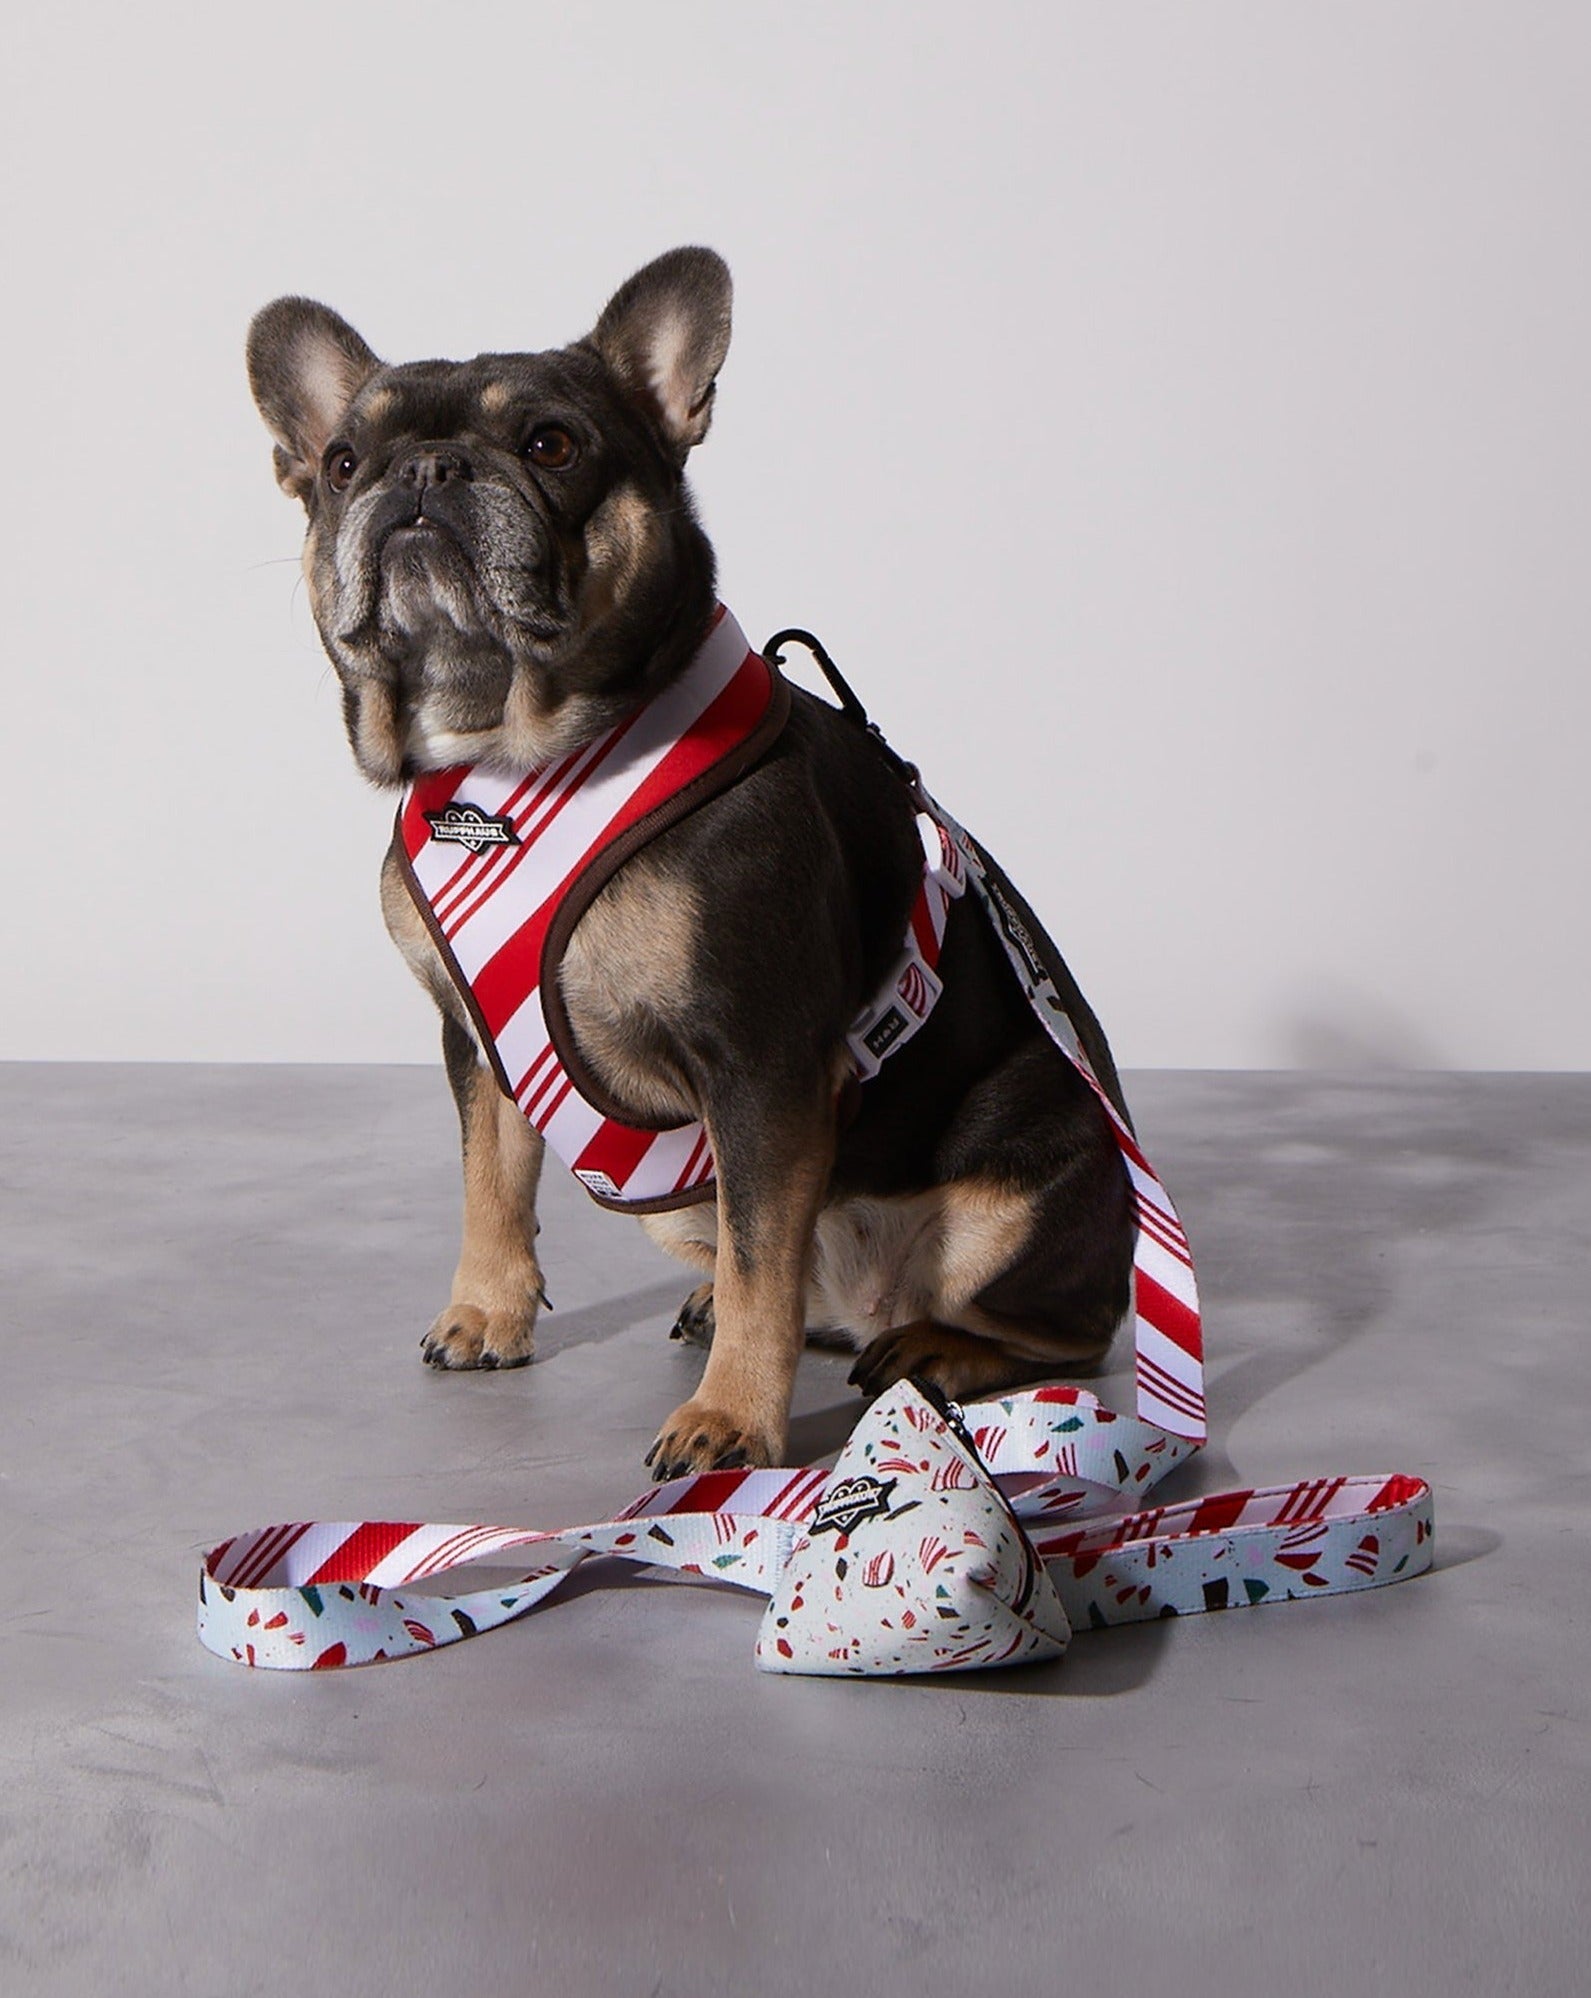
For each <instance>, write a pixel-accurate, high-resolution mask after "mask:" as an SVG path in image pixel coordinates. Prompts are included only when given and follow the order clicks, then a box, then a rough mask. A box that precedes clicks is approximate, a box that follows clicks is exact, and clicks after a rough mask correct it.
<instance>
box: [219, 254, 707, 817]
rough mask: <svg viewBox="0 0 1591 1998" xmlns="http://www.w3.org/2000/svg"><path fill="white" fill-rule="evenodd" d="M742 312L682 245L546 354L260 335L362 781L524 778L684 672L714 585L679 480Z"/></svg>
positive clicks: (321, 313)
mask: <svg viewBox="0 0 1591 1998" xmlns="http://www.w3.org/2000/svg"><path fill="white" fill-rule="evenodd" d="M729 310H730V289H729V273H728V271H727V269H726V268H725V266H724V265H723V263H722V261H721V260H720V259H719V258H718V257H716V256H715V255H714V254H713V253H712V252H711V251H709V250H675V251H672V252H670V253H669V255H667V256H665V257H661V258H659V259H658V260H657V262H656V263H653V264H649V265H647V267H646V268H645V269H644V270H642V271H639V272H637V274H636V275H635V276H634V277H633V278H631V279H630V281H629V283H628V284H626V285H625V286H624V287H623V288H622V289H621V290H620V291H619V292H618V293H617V294H616V295H615V297H614V298H613V299H612V301H611V302H610V303H609V305H608V307H607V310H606V311H605V312H604V313H603V315H602V317H601V319H600V320H599V321H598V323H597V326H596V328H595V330H594V331H593V332H592V333H591V334H590V335H589V336H588V337H587V338H586V339H585V340H582V341H578V342H577V343H576V344H575V345H573V346H571V347H566V348H561V349H558V350H555V351H553V352H549V353H539V354H482V355H480V356H478V357H477V358H476V359H475V360H473V361H463V362H450V361H419V362H414V363H411V364H409V365H406V366H400V367H387V366H385V365H383V363H381V362H380V361H378V360H377V359H376V357H375V355H374V354H373V353H372V352H371V351H370V349H369V348H368V347H367V346H366V345H365V343H364V342H363V340H361V339H360V337H359V335H358V334H357V333H355V332H354V330H353V328H352V327H351V326H349V325H348V324H347V322H346V321H344V320H342V319H340V318H339V317H338V316H337V315H336V314H335V313H334V312H331V311H330V310H329V309H328V308H327V307H325V306H323V305H317V304H315V303H313V302H312V301H311V300H308V299H301V298H283V299H278V300H277V301H276V302H275V304H273V305H269V306H267V307H266V308H265V310H264V311H263V312H261V313H260V314H259V316H258V317H257V318H256V319H255V321H254V324H253V326H252V327H251V329H250V333H249V378H250V381H251V383H252V385H253V389H254V395H255V400H256V401H257V402H258V404H259V407H260V412H261V414H262V415H263V416H264V418H265V421H266V423H267V425H268V426H269V428H270V429H271V431H272V433H273V434H274V436H275V438H276V470H277V478H278V480H279V481H280V483H281V485H282V486H283V488H284V489H285V490H286V491H288V492H290V493H292V494H293V495H294V496H295V497H296V498H298V499H300V500H302V501H303V504H304V507H305V510H306V512H307V514H308V516H309V531H308V536H307V539H306V542H305V548H304V573H305V577H306V579H307V581H308V585H309V594H310V602H311V604H312V606H313V609H314V614H315V621H316V623H317V625H318V626H319V628H320V633H321V637H322V639H323V640H324V642H325V646H326V650H327V652H328V654H329V655H330V657H331V660H332V663H333V665H334V666H335V667H336V669H337V672H338V675H339V677H340V679H341V681H342V685H343V695H344V704H345V709H346V713H347V720H348V732H349V737H350V739H351V741H352V743H353V746H354V753H355V755H356V757H357V758H358V761H359V764H360V767H361V768H362V769H363V770H364V772H365V774H366V775H367V776H368V777H370V778H371V779H373V780H374V781H375V782H377V783H385V784H391V783H397V782H400V781H402V780H403V779H404V778H406V777H407V776H409V775H412V774H413V773H414V772H415V771H418V770H426V769H439V768H443V767H446V766H447V765H450V764H456V763H486V764H489V765H493V766H496V767H499V768H502V769H505V770H523V769H527V768H530V767H533V766H534V765H536V764H538V763H543V762H545V761H547V760H548V759H549V758H550V757H554V756H558V755H562V754H563V753H565V752H566V751H568V750H569V749H571V748H573V747H575V746H576V745H578V744H579V743H581V742H583V741H586V740H589V739H590V738H591V737H592V736H594V735H596V734H598V733H600V731H601V730H602V729H604V728H605V727H607V726H608V725H609V724H610V722H611V721H612V720H614V719H615V718H616V717H617V716H618V715H619V714H620V713H622V712H623V711H624V710H625V709H626V708H628V707H630V706H632V705H633V704H634V703H635V702H636V701H637V700H638V699H641V698H644V697H645V696H646V695H647V694H648V693H650V692H651V691H652V690H653V688H654V686H655V685H658V684H661V682H662V681H663V680H665V679H666V678H667V677H668V675H669V674H670V673H671V672H672V671H674V670H676V669H677V668H678V667H679V666H680V665H681V664H683V663H684V660H685V659H686V658H688V657H689V655H690V652H691V651H692V650H693V649H694V646H695V645H696V643H697V641H698V639H699V638H700V636H701V633H702V630H703V628H704V626H705V624H706V621H707V618H708V617H709V615H710V613H711V609H712V602H713V573H712V554H711V551H710V549H709V547H708V545H707V541H706V538H705V537H704V536H703V534H702V532H701V529H700V528H699V526H698V525H697V523H696V519H695V516H694V513H693V511H692V509H691V504H690V500H689V496H688V494H687V492H686V489H685V484H684V479H683V467H684V463H685V458H686V455H687V453H688V452H689V450H690V448H691V446H692V445H693V444H696V443H698V442H700V440H701V438H702V437H703V436H705V434H706V431H707V426H708V422H709V420H710V418H711V413H712V399H713V386H714V380H715V378H716V376H717V374H718V370H719V368H720V367H721V366H722V364H723V360H724V355H725V353H726V351H727V349H728V345H729Z"/></svg>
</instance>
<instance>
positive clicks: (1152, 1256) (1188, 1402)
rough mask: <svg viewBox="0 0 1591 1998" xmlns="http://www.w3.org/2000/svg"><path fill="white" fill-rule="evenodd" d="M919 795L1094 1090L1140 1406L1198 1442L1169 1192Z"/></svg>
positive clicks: (1006, 916)
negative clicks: (1104, 1130) (1117, 1182)
mask: <svg viewBox="0 0 1591 1998" xmlns="http://www.w3.org/2000/svg"><path fill="white" fill-rule="evenodd" d="M917 796H918V801H919V803H920V804H921V805H922V806H923V807H924V809H925V810H926V811H927V812H928V813H929V814H930V815H931V816H932V818H933V819H934V820H935V821H936V823H937V824H938V826H939V829H940V836H941V838H942V840H943V843H944V847H945V851H946V854H947V866H949V865H950V864H951V863H950V861H949V859H948V856H950V855H952V854H953V855H954V856H955V861H956V863H957V866H958V870H959V871H964V872H965V875H966V878H967V879H968V880H969V881H970V883H971V886H972V889H973V892H974V893H975V895H976V896H977V898H978V900H979V902H980V903H981V904H982V905H983V909H984V912H985V914H986V915H987V916H988V918H989V922H990V926H991V927H992V929H993V930H994V933H995V935H996V937H998V939H999V941H1000V945H1001V948H1002V949H1003V950H1004V952H1005V955H1006V957H1007V958H1008V959H1009V961H1010V964H1011V968H1012V970H1013V971H1014V972H1015V974H1016V977H1017V982H1018V984H1019V985H1020V986H1021V988H1022V991H1023V993H1024V995H1025V996H1026V999H1027V1002H1028V1004H1029V1006H1030V1007H1031V1008H1032V1010H1033V1012H1034V1014H1035V1016H1036V1017H1037V1019H1038V1021H1039V1023H1040V1025H1041V1026H1042V1027H1043V1028H1044V1031H1045V1032H1046V1033H1047V1034H1048V1035H1049V1037H1050V1039H1051V1040H1052V1041H1053V1042H1054V1043H1055V1045H1056V1046H1057V1047H1058V1048H1059V1049H1060V1050H1061V1052H1062V1054H1064V1055H1065V1056H1066V1058H1067V1060H1068V1061H1070V1062H1071V1064H1072V1066H1073V1067H1074V1068H1075V1069H1076V1070H1077V1072H1078V1073H1079V1075H1081V1076H1082V1078H1083V1080H1084V1081H1085V1082H1086V1083H1087V1084H1088V1086H1089V1088H1090V1089H1092V1090H1093V1092H1094V1095H1095V1096H1096V1098H1097V1099H1098V1101H1099V1105H1100V1108H1101V1109H1102V1110H1103V1111H1104V1113H1105V1116H1106V1118H1107V1120H1108V1122H1109V1124H1110V1129H1111V1134H1112V1136H1113V1137H1114V1138H1115V1140H1116V1144H1117V1147H1118V1149H1119V1150H1120V1152H1121V1156H1122V1163H1123V1165H1124V1167H1125V1168H1126V1172H1127V1178H1128V1181H1129V1183H1130V1184H1131V1187H1132V1198H1133V1218H1134V1221H1135V1224H1136V1231H1137V1233H1136V1241H1135V1243H1134V1249H1133V1317H1134V1326H1133V1331H1134V1364H1135V1370H1136V1386H1137V1397H1138V1413H1139V1415H1140V1416H1141V1417H1142V1418H1143V1419H1144V1420H1145V1421H1146V1422H1151V1423H1154V1424H1156V1425H1157V1426H1158V1427H1160V1428H1161V1429H1164V1430H1165V1431H1166V1432H1167V1433H1168V1434H1169V1435H1171V1436H1175V1437H1179V1438H1181V1439H1183V1440H1184V1441H1185V1442H1186V1443H1188V1444H1190V1445H1191V1446H1192V1447H1193V1448H1195V1449H1197V1448H1198V1446H1199V1445H1200V1444H1202V1443H1203V1442H1204V1441H1205V1440H1206V1438H1207V1437H1208V1435H1209V1424H1208V1420H1207V1417H1206V1412H1205V1396H1204V1334H1203V1328H1202V1325H1201V1322H1200V1317H1199V1286H1198V1279H1197V1278H1196V1276H1195V1275H1194V1269H1193V1252H1192V1250H1191V1249H1190V1247H1189V1245H1188V1237H1187V1235H1186V1233H1185V1232H1184V1230H1183V1226H1182V1223H1181V1221H1180V1220H1179V1219H1178V1218H1177V1210H1176V1208H1175V1207H1174V1206H1173V1204H1172V1200H1171V1196H1170V1194H1169V1193H1167V1191H1166V1189H1165V1187H1164V1186H1163V1185H1162V1184H1161V1182H1160V1178H1159V1175H1158V1174H1157V1173H1156V1172H1155V1169H1154V1167H1153V1166H1152V1165H1150V1163H1149V1161H1148V1159H1146V1158H1145V1157H1144V1155H1143V1151H1142V1150H1141V1148H1140V1146H1139V1144H1138V1141H1137V1139H1136V1138H1135V1137H1134V1136H1133V1134H1132V1132H1131V1131H1130V1130H1129V1129H1128V1128H1127V1124H1126V1120H1125V1119H1124V1118H1123V1117H1122V1115H1121V1113H1120V1111H1119V1110H1118V1109H1117V1108H1116V1106H1115V1104H1114V1103H1112V1101H1111V1100H1110V1097H1109V1095H1108V1094H1107V1092H1106V1091H1105V1089H1104V1088H1103V1087H1102V1086H1101V1084H1100V1080H1099V1077H1098V1076H1097V1075H1095V1073H1094V1070H1093V1067H1092V1065H1091V1064H1090V1062H1089V1059H1088V1056H1087V1054H1086V1053H1085V1052H1084V1050H1083V1046H1082V1043H1081V1042H1080V1041H1079V1039H1078V1037H1077V1030H1076V1028H1075V1027H1074V1026H1073V1025H1072V1022H1071V1020H1070V1018H1069V1017H1068V1015H1067V1011H1066V1005H1065V1002H1064V1000H1063V999H1062V997H1061V994H1060V992H1059V991H1058V990H1057V989H1056V985H1055V981H1054V979H1053V978H1052V977H1051V976H1050V972H1049V968H1048V966H1047V965H1046V964H1045V961H1044V953H1043V950H1042V948H1041V946H1040V944H1039V941H1038V940H1037V939H1036V938H1035V937H1034V935H1033V933H1032V931H1031V930H1030V929H1029V928H1028V925H1027V924H1026V923H1025V922H1024V921H1023V919H1022V915H1021V913H1020V912H1019V911H1018V910H1017V909H1015V908H1014V907H1013V906H1012V904H1011V902H1010V900H1009V898H1008V897H1007V896H1006V894H1005V893H1004V892H1003V890H1002V888H1001V885H1000V882H999V880H998V878H997V877H996V874H995V872H994V870H992V869H991V868H990V867H989V866H988V865H987V864H986V861H985V856H984V854H983V853H982V851H981V850H980V848H979V846H978V843H977V841H976V840H974V839H973V838H972V837H971V836H970V835H969V834H968V833H967V832H966V831H965V830H964V829H963V828H962V827H961V826H959V825H958V824H957V823H956V821H955V820H954V819H953V818H952V817H951V816H950V814H949V813H948V812H947V811H946V810H945V809H944V807H943V806H942V805H940V804H938V803H936V802H935V801H934V800H933V799H931V798H930V797H929V796H928V795H927V793H926V792H925V791H923V790H922V789H921V787H920V786H919V787H918V792H917Z"/></svg>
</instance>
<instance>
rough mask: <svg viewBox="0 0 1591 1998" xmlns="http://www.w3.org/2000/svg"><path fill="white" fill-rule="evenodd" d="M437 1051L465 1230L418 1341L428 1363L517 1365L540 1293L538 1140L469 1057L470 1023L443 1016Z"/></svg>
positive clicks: (531, 1333)
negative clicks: (445, 1295) (460, 1166)
mask: <svg viewBox="0 0 1591 1998" xmlns="http://www.w3.org/2000/svg"><path fill="white" fill-rule="evenodd" d="M442 1054H443V1058H444V1060H445V1061H446V1063H447V1076H448V1082H449V1083H450V1084H451V1086H452V1090H453V1097H454V1101H455V1102H456V1103H457V1105H458V1112H459V1129H460V1134H461V1137H462V1140H463V1149H464V1239H463V1243H462V1246H461V1248H460V1250H459V1264H458V1269H457V1270H456V1271H455V1273H454V1277H453V1294H452V1297H451V1299H450V1301H449V1303H448V1307H447V1309H446V1311H444V1312H442V1313H440V1315H439V1316H438V1317H437V1320H436V1322H435V1323H434V1324H433V1325H432V1327H431V1329H430V1331H429V1332H427V1333H426V1335H425V1337H424V1339H423V1340H421V1342H420V1344H421V1348H422V1350H423V1352H424V1354H425V1358H426V1361H427V1363H428V1364H429V1365H430V1366H433V1367H448V1368H458V1367H522V1366H524V1365H525V1363H526V1361H528V1360H529V1358H530V1356H531V1352H532V1350H533V1347H534V1344H535V1329H536V1307H537V1305H538V1304H539V1303H540V1302H541V1299H542V1289H541V1268H540V1265H539V1264H538V1263H537V1261H536V1249H535V1242H536V1186H537V1182H538V1181H539V1180H540V1178H541V1160H542V1149H543V1148H542V1140H541V1134H540V1132H539V1131H537V1130H535V1129H534V1128H533V1127H532V1126H531V1125H530V1124H529V1123H527V1122H526V1120H525V1118H524V1117H523V1115H522V1114H521V1113H520V1110H519V1108H518V1106H517V1105H516V1104H514V1103H511V1102H510V1101H509V1100H508V1098H507V1097H506V1096H504V1095H503V1093H502V1091H501V1090H500V1089H499V1088H498V1086H497V1082H496V1079H495V1078H494V1077H493V1075H492V1073H491V1071H490V1069H488V1068H487V1067H486V1066H485V1065H484V1064H483V1063H482V1062H480V1061H478V1060H477V1059H476V1054H475V1042H474V1040H473V1038H472V1037H471V1035H470V1032H469V1030H468V1028H466V1027H464V1026H462V1025H461V1024H460V1023H459V1021H458V1020H456V1019H454V1018H452V1017H451V1016H450V1015H444V1016H443V1020H442Z"/></svg>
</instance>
